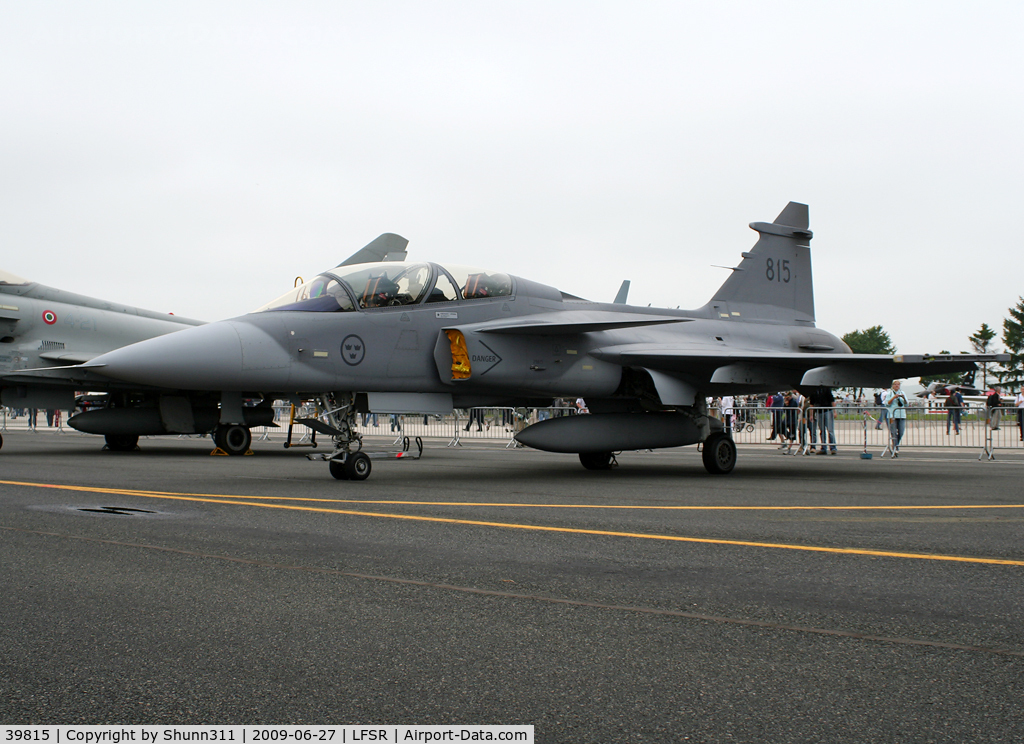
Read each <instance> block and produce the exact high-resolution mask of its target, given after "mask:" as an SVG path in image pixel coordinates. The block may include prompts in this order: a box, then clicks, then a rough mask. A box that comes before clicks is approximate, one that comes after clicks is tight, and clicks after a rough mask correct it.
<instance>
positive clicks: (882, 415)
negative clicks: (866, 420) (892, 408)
mask: <svg viewBox="0 0 1024 744" xmlns="http://www.w3.org/2000/svg"><path fill="white" fill-rule="evenodd" d="M875 408H877V409H879V411H878V421H877V422H876V423H875V428H876V429H881V428H882V424H884V423H885V422H886V421H888V420H889V409H888V408H886V407H885V403H883V402H882V391H881V390H876V391H875Z"/></svg>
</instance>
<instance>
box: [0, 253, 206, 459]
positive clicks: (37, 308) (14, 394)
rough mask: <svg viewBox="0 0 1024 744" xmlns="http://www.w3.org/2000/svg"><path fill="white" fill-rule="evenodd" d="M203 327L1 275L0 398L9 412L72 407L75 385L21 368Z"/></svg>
mask: <svg viewBox="0 0 1024 744" xmlns="http://www.w3.org/2000/svg"><path fill="white" fill-rule="evenodd" d="M201 323H202V321H199V320H191V319H189V318H179V317H178V316H175V315H169V314H167V313H157V312H153V311H151V310H143V309H141V308H137V307H130V306H128V305H119V304H116V303H113V302H107V301H106V300H98V299H95V298H93V297H85V296H84V295H79V294H75V293H73V292H66V291H64V290H61V289H55V288H53V287H47V286H45V285H43V284H39V283H37V282H30V281H28V280H27V279H22V278H21V277H19V276H15V275H14V274H10V273H8V272H6V271H0V399H2V401H3V404H4V405H5V406H11V407H13V408H50V409H60V410H70V409H72V408H74V405H75V391H74V388H73V387H71V386H69V385H68V384H67V383H66V382H64V381H63V380H62V379H60V378H57V379H53V380H49V381H47V380H45V379H44V380H40V378H39V377H38V376H35V375H29V376H25V375H23V370H26V369H38V368H45V367H47V366H51V367H61V366H63V365H67V364H72V363H81V362H87V361H89V360H90V359H93V358H95V357H97V356H99V355H100V354H103V353H105V352H108V351H110V350H112V349H116V348H118V347H120V346H127V345H128V344H133V343H135V342H137V341H142V340H143V339H147V338H153V337H154V336H161V335H164V334H166V333H171V332H173V331H180V330H181V329H182V328H191V327H193V326H197V325H200V324H201ZM2 443H3V439H2V438H0V445H2Z"/></svg>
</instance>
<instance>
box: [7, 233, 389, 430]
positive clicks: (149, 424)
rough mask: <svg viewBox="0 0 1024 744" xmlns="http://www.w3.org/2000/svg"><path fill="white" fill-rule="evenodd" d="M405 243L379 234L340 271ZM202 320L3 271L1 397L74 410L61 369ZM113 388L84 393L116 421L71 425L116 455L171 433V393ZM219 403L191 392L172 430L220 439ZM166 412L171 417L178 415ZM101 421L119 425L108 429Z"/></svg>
mask: <svg viewBox="0 0 1024 744" xmlns="http://www.w3.org/2000/svg"><path fill="white" fill-rule="evenodd" d="M407 244H408V241H407V240H405V239H404V238H401V237H399V236H397V235H392V234H385V235H381V236H380V237H379V238H377V239H376V240H374V241H372V242H371V243H369V244H368V245H366V246H364V247H363V248H361V249H360V250H359V251H357V252H356V253H354V254H352V255H351V256H349V257H348V258H347V259H345V260H344V261H343V262H342V263H340V264H339V266H346V265H348V264H352V263H366V262H369V261H401V260H404V259H405V258H406V255H407V253H406V251H405V248H406V245H407ZM203 323H204V321H201V320H191V319H189V318H181V317H178V316H175V315H170V314H166V313H158V312H154V311H151V310H143V309H141V308H137V307H131V306H129V305H120V304H117V303H113V302H108V301H106V300H99V299H96V298H93V297H86V296H84V295H80V294H75V293H73V292H67V291H65V290H61V289H55V288H54V287H48V286H45V285H43V284H39V283H37V282H30V281H28V280H26V279H22V278H21V277H18V276H15V275H14V274H10V273H8V272H5V271H0V399H2V401H3V404H4V405H6V406H10V407H12V408H44V409H45V408H49V409H59V410H65V411H68V410H71V409H73V408H74V407H75V390H76V383H77V379H76V376H75V375H74V374H70V375H69V374H66V372H67V370H66V368H65V367H64V365H67V364H69V363H75V364H81V363H83V362H88V361H90V360H91V359H94V358H96V357H98V356H99V355H100V354H103V353H105V352H108V351H111V350H113V349H117V348H120V347H122V346H128V345H129V344H134V343H136V342H137V341H142V340H144V339H148V338H153V337H155V336H161V335H164V334H167V333H172V332H174V331H180V330H182V329H183V328H191V327H193V326H198V325H202V324H203ZM108 383H109V380H107V381H106V382H102V381H99V382H98V383H97V385H96V386H95V387H88V388H86V389H88V390H95V391H103V390H109V391H110V392H108V393H107V394H106V395H105V396H103V395H100V396H94V397H95V398H98V399H99V400H96V401H94V402H95V403H96V404H97V405H102V406H103V407H102V408H101V409H100V410H102V411H110V410H114V411H117V413H115V414H113V415H112V417H111V414H110V413H98V412H97V413H98V415H94V416H82V415H79V416H72V417H71V419H70V420H69V421H68V424H69V425H70V426H72V427H75V428H81V430H82V431H86V432H88V433H93V434H102V435H105V437H106V444H107V447H108V448H109V449H112V450H130V449H134V448H135V446H136V445H137V443H138V441H139V435H140V434H166V433H170V432H169V431H168V430H167V429H166V427H161V426H160V425H159V422H160V420H161V413H160V404H161V402H164V403H165V404H166V405H168V406H170V408H169V409H168V410H169V411H173V403H166V400H167V399H166V396H160V395H159V394H158V391H153V390H152V389H150V388H149V387H147V386H141V387H140V386H135V387H133V386H128V385H124V384H118V385H114V386H111V385H109V384H108ZM78 389H82V388H78ZM104 398H105V399H104ZM219 404H220V397H219V396H218V395H210V394H207V395H205V396H203V395H193V396H192V406H193V409H194V410H193V412H192V415H191V418H190V421H191V425H190V426H185V425H183V423H182V422H181V421H180V420H179V421H177V422H176V423H177V426H176V427H174V429H173V432H174V433H181V434H207V433H213V434H214V436H215V439H216V438H217V430H218V427H219V421H220V414H219V410H218V406H219ZM153 406H155V407H153ZM128 411H132V412H133V413H132V414H128V413H127V412H128ZM243 414H244V421H245V423H246V425H247V426H272V425H273V418H274V417H273V411H272V410H269V409H267V408H262V409H249V408H247V409H246V410H245V411H244V412H243ZM166 415H167V416H168V417H171V416H173V413H172V412H169V413H167V414H166ZM104 416H106V417H107V418H108V419H111V418H112V419H113V420H115V424H114V425H106V426H105V425H104ZM126 419H133V420H134V423H130V422H128V421H127V420H126ZM83 423H84V424H85V426H84V427H83V426H82V424H83ZM2 446H3V437H2V436H0V447H2Z"/></svg>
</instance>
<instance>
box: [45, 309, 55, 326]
mask: <svg viewBox="0 0 1024 744" xmlns="http://www.w3.org/2000/svg"><path fill="white" fill-rule="evenodd" d="M43 322H44V323H46V325H53V324H54V323H56V322H57V313H55V312H53V310H44V311H43Z"/></svg>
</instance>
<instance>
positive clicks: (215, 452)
mask: <svg viewBox="0 0 1024 744" xmlns="http://www.w3.org/2000/svg"><path fill="white" fill-rule="evenodd" d="M210 454H211V455H215V456H216V457H230V456H231V455H229V454H228V453H227V452H225V451H224V450H222V449H221V448H220V447H216V448H214V450H213V452H211V453H210Z"/></svg>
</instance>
